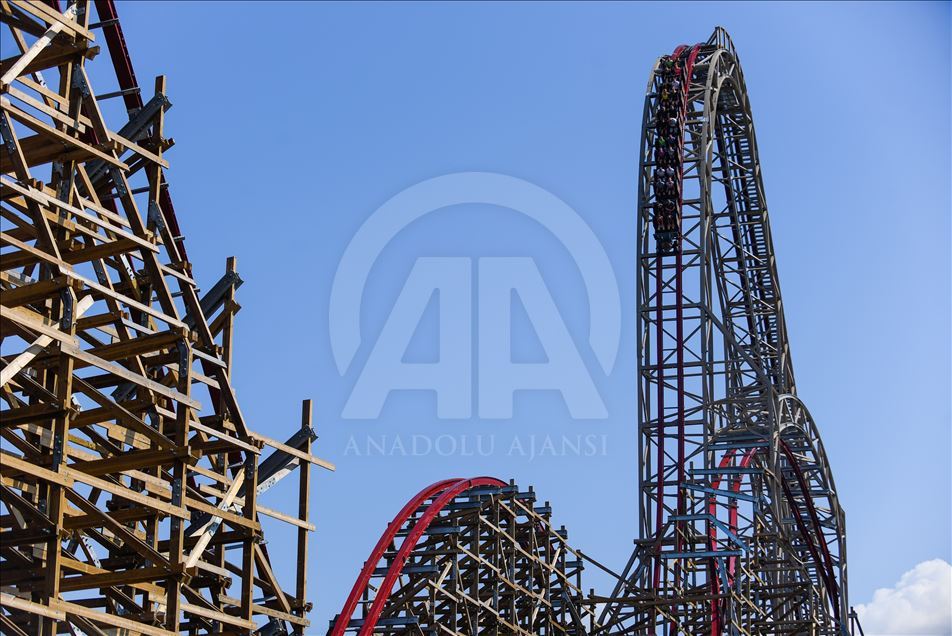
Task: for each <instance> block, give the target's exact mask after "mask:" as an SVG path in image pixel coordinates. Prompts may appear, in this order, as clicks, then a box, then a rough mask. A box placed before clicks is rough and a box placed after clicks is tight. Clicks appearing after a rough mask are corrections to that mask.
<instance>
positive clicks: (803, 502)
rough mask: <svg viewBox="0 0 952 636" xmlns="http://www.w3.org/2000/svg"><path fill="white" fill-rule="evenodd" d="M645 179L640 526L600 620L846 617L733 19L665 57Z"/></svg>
mask: <svg viewBox="0 0 952 636" xmlns="http://www.w3.org/2000/svg"><path fill="white" fill-rule="evenodd" d="M672 100H673V105H672ZM675 111H677V112H675ZM672 141H673V143H672ZM672 171H673V173H674V174H673V176H672V175H671V173H672ZM672 180H673V182H672ZM638 185H639V205H638V212H639V218H640V235H639V237H638V262H639V272H638V274H639V280H638V283H639V284H638V289H639V296H638V351H639V374H638V376H639V412H638V427H639V432H640V446H639V452H640V463H641V473H640V480H639V483H640V492H641V510H640V512H641V520H642V524H641V526H642V537H643V539H642V540H641V541H640V542H639V546H638V548H637V549H636V555H635V556H634V557H633V559H632V561H631V563H629V568H628V570H627V571H626V572H625V575H624V577H623V578H624V582H623V583H620V584H619V586H618V588H617V589H616V590H615V593H613V594H612V597H617V596H622V597H626V599H625V600H622V601H617V602H614V603H612V604H610V605H609V607H608V609H607V610H606V611H605V612H604V614H603V615H602V620H601V623H602V625H603V628H606V629H609V631H622V632H628V633H651V634H655V633H663V634H676V633H689V634H701V633H711V634H720V633H730V634H733V633H739V634H747V633H751V634H803V633H809V634H839V633H843V632H844V629H845V628H844V624H845V620H846V619H847V617H848V609H849V608H848V601H847V587H846V542H845V534H846V530H845V515H844V513H843V509H842V508H841V506H840V504H839V501H838V499H837V495H836V489H835V487H834V484H833V476H832V473H831V471H830V467H829V463H828V462H827V459H826V455H825V453H824V450H823V444H822V442H821V440H820V437H819V434H818V432H817V428H816V426H815V424H814V422H813V420H812V418H811V417H810V414H809V412H808V411H807V410H806V408H805V406H804V405H803V403H802V402H801V401H800V400H799V398H798V397H797V394H796V385H795V382H794V374H793V365H792V361H791V356H790V346H789V342H788V340H787V332H786V326H785V324H784V314H783V303H782V300H781V295H780V287H779V283H778V275H777V268H776V259H775V255H774V250H773V242H772V239H771V234H770V224H769V219H768V213H767V205H766V200H765V196H764V187H763V182H762V179H761V172H760V163H759V159H758V155H757V141H756V137H755V135H754V125H753V118H752V115H751V110H750V104H749V101H748V99H747V91H746V86H745V83H744V76H743V72H742V70H741V67H740V63H739V61H738V58H737V54H736V51H735V50H734V47H733V44H732V43H731V40H730V37H729V36H728V35H727V33H726V32H725V31H724V30H722V29H720V28H718V29H717V30H715V32H714V34H713V35H712V36H711V38H710V39H709V40H708V41H707V42H705V43H703V44H699V45H696V46H693V47H686V46H682V47H678V48H677V49H676V50H675V51H674V52H673V53H672V54H671V55H668V56H663V57H662V58H660V59H659V61H658V63H657V64H656V65H655V68H654V70H653V72H652V75H651V79H650V81H649V84H648V90H647V96H646V99H645V109H644V116H643V137H642V146H641V161H640V174H639V184H638ZM670 199H674V200H675V205H674V206H671V205H670V204H669V203H667V202H666V200H670ZM672 208H673V210H674V213H673V214H672V213H671V209H672ZM672 228H673V230H672Z"/></svg>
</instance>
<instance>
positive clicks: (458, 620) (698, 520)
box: [328, 28, 862, 636]
mask: <svg viewBox="0 0 952 636" xmlns="http://www.w3.org/2000/svg"><path fill="white" fill-rule="evenodd" d="M642 122H643V124H642V142H641V152H640V166H639V167H640V169H639V180H638V186H639V194H638V218H639V219H640V223H639V235H638V242H637V251H638V264H639V267H638V294H639V295H638V330H637V333H638V355H639V365H638V377H639V390H638V398H639V410H638V430H639V435H640V444H639V460H640V466H641V470H640V476H639V490H640V500H641V505H640V516H641V538H640V539H638V540H637V541H636V548H635V550H634V552H633V553H632V555H631V558H630V559H629V560H628V563H627V564H626V566H625V567H624V568H623V569H622V570H621V571H620V572H615V571H613V570H611V569H609V568H607V567H606V566H604V565H602V564H601V563H598V562H597V561H594V560H593V559H592V558H591V557H589V556H588V555H587V554H585V553H582V552H580V551H578V550H576V549H574V548H572V547H571V546H569V545H568V544H567V533H566V532H565V530H564V529H559V530H555V529H554V528H552V527H551V525H549V523H548V514H549V507H548V505H546V506H543V508H542V510H543V511H544V514H545V516H544V517H543V518H541V519H540V518H538V512H537V511H536V512H534V509H533V508H531V507H530V506H529V505H528V504H526V505H524V506H522V510H521V511H518V510H513V509H512V508H511V503H512V502H514V501H516V502H517V501H518V495H516V494H514V493H515V492H516V491H515V490H514V489H515V486H514V485H511V484H503V483H502V482H498V481H496V480H491V479H486V478H480V479H477V480H464V479H459V480H451V481H447V482H440V483H438V484H434V485H433V486H432V487H430V488H429V489H425V490H424V491H422V492H421V493H420V494H419V495H417V497H415V498H414V499H412V500H411V501H410V502H409V503H408V504H407V506H406V507H405V508H404V509H403V510H402V511H401V512H400V513H399V514H398V515H397V517H396V518H394V520H393V521H392V522H391V523H390V525H389V526H388V529H387V532H386V533H385V534H384V535H383V536H382V537H381V539H380V541H379V542H378V544H377V546H376V547H375V549H374V551H373V552H372V554H371V556H370V558H369V559H368V560H367V561H366V562H365V565H364V568H363V570H362V571H361V574H360V577H359V578H358V580H357V582H356V583H355V585H354V587H353V588H352V591H351V594H350V596H349V597H348V599H347V602H346V604H345V605H344V607H343V609H342V611H341V612H340V613H339V614H338V616H337V617H336V618H335V619H334V620H333V621H332V622H331V627H330V630H329V632H328V633H329V634H330V635H331V636H343V635H344V634H346V633H357V634H360V635H361V636H365V635H369V634H373V633H384V634H418V633H419V634H438V633H443V634H488V633H493V634H664V635H675V634H692V635H695V634H711V635H720V634H731V635H733V634H745V635H746V634H751V635H753V634H764V635H767V634H771V635H773V634H790V635H793V634H811V635H816V636H820V635H827V634H829V635H833V634H836V635H840V636H842V635H844V634H858V633H861V630H862V628H861V627H860V626H859V625H858V623H857V620H856V616H855V613H853V612H852V609H851V608H850V606H849V601H848V594H847V566H846V522H845V514H844V512H843V509H842V507H841V505H840V503H839V500H838V498H837V493H836V488H835V486H834V483H833V475H832V472H831V470H830V466H829V462H828V461H827V458H826V454H825V452H824V449H823V443H822V441H821V440H820V436H819V432H818V430H817V427H816V424H815V423H814V421H813V418H812V417H811V416H810V413H809V411H808V410H807V409H806V407H805V405H804V404H803V402H802V401H801V400H800V399H799V398H798V397H797V393H796V385H795V383H794V375H793V363H792V360H791V356H790V346H789V343H788V341H787V332H786V326H785V324H784V315H783V303H782V300H781V296H780V287H779V282H778V281H779V278H778V275H777V268H776V257H775V255H774V250H773V242H772V239H771V234H770V224H769V219H768V215H767V206H766V201H765V196H764V187H763V181H762V179H761V170H760V161H759V158H758V155H757V141H756V137H755V135H754V125H753V117H752V115H751V111H750V104H749V101H748V99H747V90H746V85H745V83H744V76H743V72H742V70H741V66H740V62H739V60H738V56H737V53H736V51H735V49H734V46H733V43H732V42H731V40H730V37H729V36H728V34H727V32H726V31H724V30H723V29H721V28H718V29H716V30H715V31H714V33H713V35H712V36H711V37H710V38H709V39H708V40H707V41H706V42H704V43H701V44H696V45H693V46H679V47H677V48H676V49H675V50H674V51H673V52H672V53H671V54H669V55H663V56H661V57H660V58H659V59H658V60H657V62H656V64H655V66H654V68H653V70H652V72H651V77H650V80H649V82H648V89H647V94H646V97H645V106H644V114H643V119H642ZM524 497H525V498H526V501H532V500H533V499H534V495H533V494H532V493H531V492H527V493H525V494H524ZM500 508H502V509H503V510H505V511H506V514H505V515H503V516H502V518H504V519H505V520H506V521H507V522H508V523H506V524H501V523H499V520H500V512H499V511H500ZM462 510H467V511H468V514H461V511H462ZM519 512H521V516H519V514H518V513H519ZM434 524H435V525H434ZM527 533H528V536H527ZM586 564H587V565H589V566H590V567H592V566H594V567H597V568H599V569H601V570H604V571H605V572H608V573H609V574H611V575H612V576H613V577H614V580H615V581H616V583H615V586H614V589H612V590H611V591H610V593H609V594H607V595H599V594H596V593H595V592H594V591H590V592H589V593H588V594H585V593H584V592H583V591H582V589H581V582H580V581H581V579H580V574H581V571H582V569H583V568H584V567H585V565H586ZM374 581H376V582H377V584H374V583H373V582H374Z"/></svg>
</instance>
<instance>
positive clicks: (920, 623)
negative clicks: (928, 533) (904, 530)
mask: <svg viewBox="0 0 952 636" xmlns="http://www.w3.org/2000/svg"><path fill="white" fill-rule="evenodd" d="M856 612H857V614H859V619H860V622H861V623H862V625H863V630H864V631H865V632H866V634H867V636H873V635H876V636H912V635H913V634H942V635H944V636H949V635H950V634H952V565H949V564H948V563H946V562H945V561H943V560H942V559H933V560H931V561H923V562H922V563H920V564H919V565H917V566H916V567H914V568H913V569H911V570H909V571H908V572H906V573H905V574H903V575H902V578H900V579H899V581H898V582H897V583H896V585H895V586H894V587H884V588H880V589H878V590H876V592H875V593H874V594H873V600H872V602H871V603H868V604H866V605H857V606H856Z"/></svg>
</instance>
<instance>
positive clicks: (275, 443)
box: [251, 433, 337, 470]
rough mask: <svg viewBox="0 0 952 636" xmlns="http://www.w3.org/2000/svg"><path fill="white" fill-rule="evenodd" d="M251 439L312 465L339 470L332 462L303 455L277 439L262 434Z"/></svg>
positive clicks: (255, 434)
mask: <svg viewBox="0 0 952 636" xmlns="http://www.w3.org/2000/svg"><path fill="white" fill-rule="evenodd" d="M251 437H252V438H253V439H256V440H258V441H259V442H262V443H263V444H266V445H267V446H271V447H272V448H276V449H278V450H282V451H284V452H285V453H287V454H289V455H293V456H294V457H297V458H298V459H302V460H304V461H306V462H309V463H311V464H316V465H317V466H320V467H321V468H326V469H327V470H337V467H336V466H334V464H332V463H331V462H329V461H325V460H323V459H321V458H320V457H315V456H314V455H311V454H310V453H302V452H301V451H299V450H298V449H296V448H293V447H291V446H288V445H287V444H283V443H281V442H279V441H278V440H276V439H271V438H270V437H267V436H265V435H261V434H260V433H251Z"/></svg>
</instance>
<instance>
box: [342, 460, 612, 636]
mask: <svg viewBox="0 0 952 636" xmlns="http://www.w3.org/2000/svg"><path fill="white" fill-rule="evenodd" d="M551 514H552V510H551V507H550V506H549V504H548V503H545V504H544V505H542V506H537V505H536V495H535V493H534V492H533V491H532V490H531V489H530V490H528V491H520V490H519V488H518V487H517V486H515V485H514V484H505V483H503V482H501V481H499V480H497V479H492V478H477V479H453V480H448V481H444V482H439V483H437V484H434V485H433V486H430V487H429V488H426V489H424V490H423V491H422V492H420V493H419V494H418V495H417V496H416V497H414V498H413V499H411V500H410V501H409V502H408V503H407V505H406V506H404V508H403V509H402V510H401V511H400V513H398V514H397V516H396V517H395V518H394V520H393V521H392V522H391V523H390V524H389V526H388V527H387V531H386V532H385V533H384V534H383V536H382V537H381V539H380V541H379V542H378V543H377V546H376V548H375V549H374V551H373V553H372V554H371V556H370V558H369V559H368V560H367V561H366V562H365V565H364V568H363V571H362V572H361V575H360V577H358V579H357V582H356V583H355V585H354V587H353V589H352V591H351V594H350V596H349V597H348V599H347V602H346V603H345V605H344V609H343V611H342V612H341V613H340V614H339V615H338V616H337V617H336V618H335V619H334V620H333V621H332V622H331V627H330V630H329V632H328V633H329V634H330V635H331V636H342V635H343V634H347V633H357V634H361V635H369V634H381V633H382V634H467V635H473V636H475V635H477V634H587V633H589V630H590V628H591V624H592V621H593V620H594V610H593V609H592V608H591V606H590V605H589V606H586V605H583V592H582V589H581V574H582V569H583V557H582V555H581V554H579V553H578V552H576V551H575V550H573V549H572V548H571V547H569V546H568V545H567V543H566V541H567V538H568V534H567V532H566V531H565V528H559V529H555V528H553V527H552V525H551V523H550V517H551Z"/></svg>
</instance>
